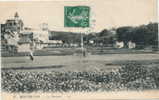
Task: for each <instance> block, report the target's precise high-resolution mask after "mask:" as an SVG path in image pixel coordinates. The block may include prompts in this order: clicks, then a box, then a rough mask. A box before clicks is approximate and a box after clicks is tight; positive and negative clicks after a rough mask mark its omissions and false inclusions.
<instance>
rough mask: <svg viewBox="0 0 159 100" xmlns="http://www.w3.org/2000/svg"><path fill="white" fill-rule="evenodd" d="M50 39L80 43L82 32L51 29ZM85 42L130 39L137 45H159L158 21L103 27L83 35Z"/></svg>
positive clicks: (127, 40)
mask: <svg viewBox="0 0 159 100" xmlns="http://www.w3.org/2000/svg"><path fill="white" fill-rule="evenodd" d="M49 33H50V36H49V39H50V40H62V41H63V42H64V43H80V41H81V34H79V33H73V32H57V31H50V32H49ZM83 39H84V42H85V43H86V44H89V41H90V40H92V41H94V43H95V44H100V43H101V44H113V43H115V41H119V42H120V41H123V42H124V44H127V43H128V42H129V41H132V42H135V43H136V45H142V46H150V45H151V46H152V45H153V46H157V43H158V23H149V24H147V25H140V26H136V27H132V26H122V27H118V28H113V29H109V30H108V29H103V30H102V31H101V32H98V33H90V34H84V35H83Z"/></svg>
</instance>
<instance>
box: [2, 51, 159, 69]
mask: <svg viewBox="0 0 159 100" xmlns="http://www.w3.org/2000/svg"><path fill="white" fill-rule="evenodd" d="M130 61H137V62H139V63H141V64H145V65H146V66H149V65H151V66H157V65H158V64H159V62H158V61H159V54H104V55H87V56H86V57H82V56H81V55H67V56H35V60H34V61H31V60H30V59H29V57H28V56H23V57H2V69H7V68H8V69H12V68H13V69H16V68H19V70H20V68H22V69H24V71H31V70H33V71H51V70H55V71H94V70H99V71H100V70H106V71H111V70H112V69H116V68H119V67H120V66H122V65H124V64H126V63H128V62H130ZM41 69H43V70H41Z"/></svg>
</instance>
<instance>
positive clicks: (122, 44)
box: [115, 41, 124, 48]
mask: <svg viewBox="0 0 159 100" xmlns="http://www.w3.org/2000/svg"><path fill="white" fill-rule="evenodd" d="M115 47H116V48H123V47H124V42H123V41H121V42H119V41H116V43H115Z"/></svg>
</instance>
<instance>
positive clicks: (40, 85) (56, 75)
mask: <svg viewBox="0 0 159 100" xmlns="http://www.w3.org/2000/svg"><path fill="white" fill-rule="evenodd" d="M146 89H159V67H157V66H156V67H145V66H143V65H141V64H138V63H137V62H131V63H128V64H126V65H124V66H122V67H121V68H119V69H117V70H114V71H111V72H106V71H100V72H99V71H96V72H22V71H19V72H18V71H12V70H9V71H2V90H3V91H7V92H36V91H43V92H48V91H51V92H68V91H73V92H76V91H79V92H81V91H85V92H91V91H115V90H117V91H120V90H146Z"/></svg>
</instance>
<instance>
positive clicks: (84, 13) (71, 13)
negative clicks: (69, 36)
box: [64, 6, 90, 27]
mask: <svg viewBox="0 0 159 100" xmlns="http://www.w3.org/2000/svg"><path fill="white" fill-rule="evenodd" d="M64 10H65V11H64V13H65V14H64V15H65V16H64V26H65V27H89V26H90V25H89V19H90V18H89V16H90V14H89V13H90V7H89V6H65V7H64Z"/></svg>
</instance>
